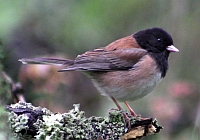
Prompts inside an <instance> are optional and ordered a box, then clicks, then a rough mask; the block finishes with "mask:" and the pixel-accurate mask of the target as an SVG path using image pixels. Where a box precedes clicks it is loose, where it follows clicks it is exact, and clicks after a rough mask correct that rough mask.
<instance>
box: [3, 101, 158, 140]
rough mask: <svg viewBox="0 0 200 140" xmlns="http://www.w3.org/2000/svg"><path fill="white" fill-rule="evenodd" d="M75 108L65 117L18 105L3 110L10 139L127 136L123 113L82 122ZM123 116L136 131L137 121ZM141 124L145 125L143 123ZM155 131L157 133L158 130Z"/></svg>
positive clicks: (65, 139)
mask: <svg viewBox="0 0 200 140" xmlns="http://www.w3.org/2000/svg"><path fill="white" fill-rule="evenodd" d="M79 107H80V106H79V105H78V104H76V105H74V108H73V109H71V110H70V111H69V112H67V113H64V114H60V113H56V114H54V113H52V112H50V111H49V110H47V109H45V108H41V107H34V106H32V105H31V104H30V103H22V102H19V103H17V104H14V105H10V106H8V107H7V109H8V110H9V111H11V112H10V114H9V123H10V127H11V129H12V131H13V133H14V135H15V136H17V137H18V138H19V139H27V138H29V139H30V138H32V139H37V140H48V139H53V140H68V139H69V140H72V139H73V140H74V139H120V138H121V136H122V135H123V134H125V133H126V132H128V131H127V130H128V126H127V125H126V123H125V119H124V116H123V115H124V114H125V112H122V111H119V110H110V111H109V114H108V116H107V117H94V116H92V117H90V118H86V117H85V115H84V112H83V111H80V110H79ZM126 115H127V116H128V117H129V119H130V120H129V123H130V125H131V127H132V126H134V125H136V127H138V124H139V123H140V121H139V120H137V119H138V118H135V117H133V116H131V115H129V114H126ZM150 121H152V120H150ZM136 122H137V123H138V122H139V123H138V124H137V123H136ZM141 123H142V125H145V122H144V121H143V122H141ZM148 123H151V122H148ZM148 125H149V124H147V126H148ZM156 125H157V124H156ZM157 126H158V125H157ZM158 128H159V129H161V127H160V126H158ZM156 131H159V130H156ZM154 133H156V132H154ZM144 135H146V134H144ZM128 137H129V136H128Z"/></svg>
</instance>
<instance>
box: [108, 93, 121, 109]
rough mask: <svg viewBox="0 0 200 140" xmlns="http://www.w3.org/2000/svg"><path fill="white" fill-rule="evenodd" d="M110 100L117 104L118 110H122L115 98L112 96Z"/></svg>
mask: <svg viewBox="0 0 200 140" xmlns="http://www.w3.org/2000/svg"><path fill="white" fill-rule="evenodd" d="M110 98H111V99H112V100H113V102H114V103H115V105H116V106H117V108H118V109H119V110H122V107H121V106H120V105H119V104H118V102H117V101H116V100H115V98H114V97H112V96H110Z"/></svg>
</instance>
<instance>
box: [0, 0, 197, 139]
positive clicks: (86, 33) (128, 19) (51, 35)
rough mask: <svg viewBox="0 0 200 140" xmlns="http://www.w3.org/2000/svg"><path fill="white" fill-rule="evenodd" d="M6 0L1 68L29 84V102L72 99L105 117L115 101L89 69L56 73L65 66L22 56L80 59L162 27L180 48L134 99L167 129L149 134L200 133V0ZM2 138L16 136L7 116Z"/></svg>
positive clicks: (58, 108) (58, 107) (57, 106)
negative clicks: (148, 89)
mask: <svg viewBox="0 0 200 140" xmlns="http://www.w3.org/2000/svg"><path fill="white" fill-rule="evenodd" d="M0 3H1V4H0V15H1V16H0V42H1V46H0V47H1V48H0V53H1V55H0V56H1V57H0V58H1V62H2V65H3V66H2V69H3V70H4V71H5V72H7V73H8V74H9V75H10V76H11V77H12V78H13V79H14V80H15V81H20V82H21V83H22V84H23V86H24V90H25V98H26V100H27V101H28V102H31V103H33V104H34V105H35V106H38V105H40V106H42V107H47V108H48V109H50V110H52V111H54V112H67V110H68V109H71V108H72V104H74V103H80V104H81V110H84V111H85V112H86V116H92V115H99V116H105V115H106V113H107V110H108V109H110V108H116V107H115V105H114V103H112V102H110V101H109V100H107V99H106V98H105V97H102V96H101V95H100V94H99V92H98V91H97V90H96V89H95V88H94V87H93V85H92V83H91V81H90V80H89V79H88V78H87V77H86V76H84V75H83V74H81V73H79V72H68V73H57V72H56V71H57V70H59V67H47V66H44V67H43V66H36V65H34V66H33V65H31V66H30V65H26V66H25V65H23V66H22V64H21V63H19V62H18V59H19V58H23V57H38V56H40V57H44V56H50V57H60V58H74V57H76V56H77V55H78V54H81V53H83V52H85V51H87V50H90V49H94V48H97V47H102V46H106V45H107V44H109V43H111V42H112V41H114V40H116V39H119V38H122V37H124V36H128V35H130V34H133V33H134V32H136V31H138V30H142V29H146V28H151V27H162V28H164V29H165V30H166V31H167V32H169V33H170V34H171V35H172V37H173V40H174V45H175V46H176V47H177V48H178V49H179V50H180V52H179V53H172V54H171V56H170V59H169V63H170V64H169V71H168V73H167V76H166V77H165V79H164V80H163V81H162V82H161V83H160V84H159V86H158V87H157V88H156V89H155V90H154V91H153V93H152V94H150V95H147V96H146V97H144V98H143V99H140V100H138V101H134V102H131V103H130V105H131V106H132V107H133V108H134V110H135V111H136V113H137V114H141V115H142V116H143V117H150V116H151V117H156V118H157V119H158V121H159V122H160V124H161V125H162V126H164V128H165V129H164V130H162V131H161V133H159V134H157V135H154V136H150V137H148V138H145V139H146V140H171V139H173V140H189V139H190V140H198V139H200V95H199V94H200V86H199V85H200V57H199V55H200V8H199V7H200V1H199V0H162V1H161V0H151V1H150V0H134V1H131V0H123V1H119V0H109V1H107V0H101V1H92V0H90V1H89V0H84V1H81V0H73V1H72V0H71V1H70V0H57V1H53V0H46V1H45V0H32V1H26V0H17V1H16V0H9V1H6V0H0ZM124 109H125V108H124ZM1 112H2V111H0V113H1ZM0 138H1V139H13V138H11V137H9V136H7V135H6V132H5V129H4V125H3V124H2V125H1V123H0Z"/></svg>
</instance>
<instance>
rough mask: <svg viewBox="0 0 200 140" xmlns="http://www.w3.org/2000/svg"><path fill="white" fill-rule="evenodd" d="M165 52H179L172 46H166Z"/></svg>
mask: <svg viewBox="0 0 200 140" xmlns="http://www.w3.org/2000/svg"><path fill="white" fill-rule="evenodd" d="M167 50H168V51H170V52H179V50H178V49H177V48H176V47H174V45H170V46H168V47H167Z"/></svg>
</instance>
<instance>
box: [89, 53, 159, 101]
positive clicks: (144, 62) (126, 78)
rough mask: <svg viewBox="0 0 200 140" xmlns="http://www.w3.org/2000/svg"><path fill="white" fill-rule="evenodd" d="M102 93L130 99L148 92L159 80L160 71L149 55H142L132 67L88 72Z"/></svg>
mask: <svg viewBox="0 0 200 140" xmlns="http://www.w3.org/2000/svg"><path fill="white" fill-rule="evenodd" d="M89 75H90V77H91V78H92V80H93V83H94V85H95V86H96V87H97V89H99V91H100V92H101V93H102V95H105V96H113V97H114V98H115V99H117V100H119V101H131V100H136V99H138V98H141V97H143V96H145V95H147V94H148V93H150V92H151V91H152V90H153V89H154V88H155V86H156V85H157V84H158V83H159V82H160V81H161V79H162V78H161V72H160V71H159V69H158V68H157V65H156V62H155V61H154V59H152V58H151V57H150V56H149V55H146V56H144V57H143V58H142V59H141V60H140V61H139V62H138V63H137V64H136V65H134V66H133V69H130V70H123V71H110V72H93V73H90V74H89Z"/></svg>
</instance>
